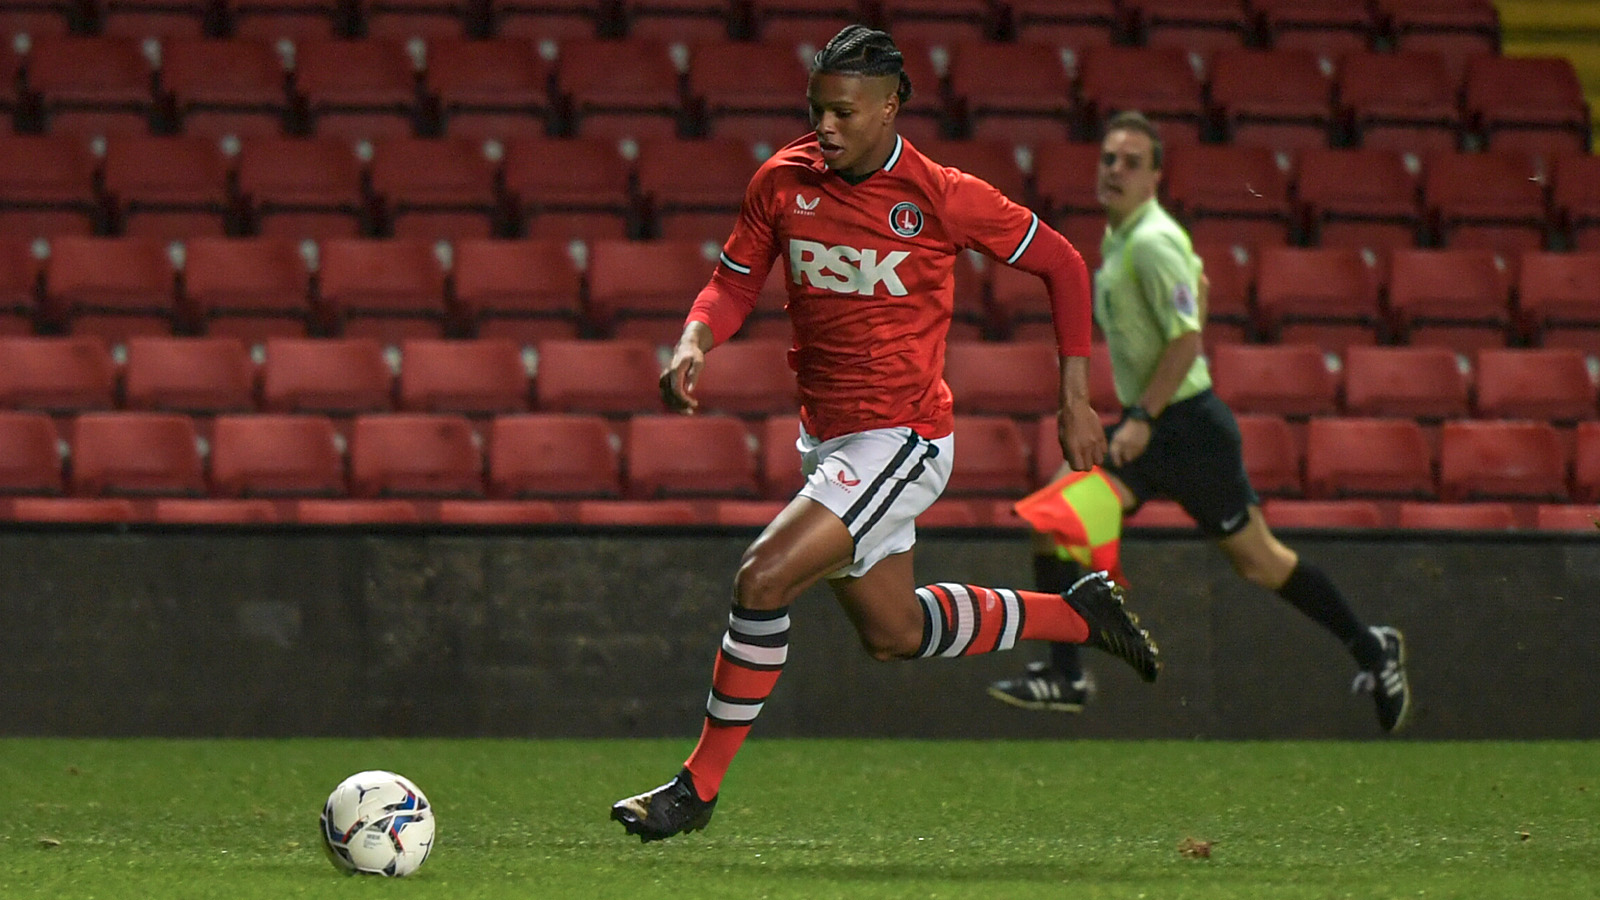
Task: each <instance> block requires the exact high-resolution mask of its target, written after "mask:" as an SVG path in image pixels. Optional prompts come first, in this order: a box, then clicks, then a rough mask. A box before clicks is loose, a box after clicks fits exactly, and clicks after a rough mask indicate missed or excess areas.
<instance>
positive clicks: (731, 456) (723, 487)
mask: <svg viewBox="0 0 1600 900" xmlns="http://www.w3.org/2000/svg"><path fill="white" fill-rule="evenodd" d="M624 453H625V458H626V459H627V478H626V481H627V493H628V496H629V497H632V498H635V499H640V500H647V499H655V498H660V497H683V496H725V497H754V496H756V495H758V494H759V493H760V489H759V486H758V483H757V481H756V454H755V441H754V440H753V439H752V438H751V436H750V432H749V430H748V429H746V428H745V425H744V423H743V422H741V421H740V420H739V419H737V418H734V417H732V416H677V415H645V416H634V417H633V418H632V419H630V420H629V421H628V426H627V432H626V438H625V451H624Z"/></svg>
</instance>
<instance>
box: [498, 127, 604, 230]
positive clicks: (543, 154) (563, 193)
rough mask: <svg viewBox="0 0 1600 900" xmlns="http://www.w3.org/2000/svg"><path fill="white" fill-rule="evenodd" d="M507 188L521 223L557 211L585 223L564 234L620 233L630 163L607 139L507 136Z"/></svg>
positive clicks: (505, 166) (569, 220)
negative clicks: (511, 137) (516, 137)
mask: <svg viewBox="0 0 1600 900" xmlns="http://www.w3.org/2000/svg"><path fill="white" fill-rule="evenodd" d="M504 170H505V171H504V177H505V190H506V192H507V193H508V194H509V195H510V197H511V199H512V202H514V203H515V205H516V209H517V214H518V216H519V217H520V218H521V220H522V221H523V222H526V221H527V220H528V219H529V218H530V217H540V216H548V215H550V214H553V213H560V214H563V215H564V216H565V217H566V221H567V222H568V223H571V222H572V221H573V218H572V217H574V216H582V217H583V218H584V220H585V221H586V223H587V225H588V227H587V228H585V229H582V230H579V231H566V232H565V233H564V234H563V235H562V236H563V237H583V238H588V237H597V236H610V237H620V236H622V231H623V229H624V228H625V225H626V221H627V217H628V215H629V214H630V213H631V212H632V209H633V201H632V198H631V196H630V194H629V180H630V179H631V178H632V177H633V170H632V166H631V164H630V163H629V162H628V160H627V159H625V158H623V156H622V154H621V152H620V150H619V149H618V146H617V142H616V141H614V140H611V139H608V138H519V139H516V140H512V141H507V142H506V146H505V163H504Z"/></svg>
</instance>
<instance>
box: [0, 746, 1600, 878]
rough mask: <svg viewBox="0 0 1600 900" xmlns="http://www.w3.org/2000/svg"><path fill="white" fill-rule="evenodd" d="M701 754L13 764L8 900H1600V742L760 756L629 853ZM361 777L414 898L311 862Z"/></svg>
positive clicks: (505, 750)
mask: <svg viewBox="0 0 1600 900" xmlns="http://www.w3.org/2000/svg"><path fill="white" fill-rule="evenodd" d="M687 749H688V744H687V742H684V741H572V742H565V741H563V742H554V741H530V742H519V741H446V740H408V741H336V740H293V741H156V740H123V741H99V740H96V741H87V740H82V741H80V740H23V739H16V740H0V798H3V801H4V806H3V807H0V808H3V809H4V810H5V817H4V820H3V825H0V897H3V898H6V900H23V898H46V897H47V898H52V900H69V898H107V900H109V898H139V900H154V898H197V900H198V898H206V900H211V898H230V900H233V898H245V900H249V898H286V897H341V898H344V897H377V896H383V897H407V898H449V900H473V898H495V900H501V898H506V897H526V898H565V897H574V898H582V900H603V898H613V897H615V898H623V897H626V898H641V897H675V898H693V900H699V898H723V897H727V898H735V897H737V898H761V897H764V898H805V900H820V898H832V897H838V898H850V900H875V898H888V897H897V898H898V897H916V898H934V897H941V898H960V900H976V898H1031V897H1041V898H1043V897H1048V898H1053V900H1059V898H1071V900H1090V898H1102V897H1117V898H1123V897H1126V898H1139V897H1148V898H1152V900H1155V898H1161V900H1171V898H1257V897H1261V898H1273V900H1285V898H1288V900H1293V898H1342V897H1351V898H1360V900H1371V898H1388V897H1429V898H1439V897H1461V898H1523V897H1538V898H1541V900H1552V898H1585V900H1592V898H1594V897H1597V896H1600V743H1407V742H1388V743H1386V742H1371V743H1350V744H1346V743H1183V742H1136V743H1129V742H1111V741H1104V742H1100V741H1061V742H919V741H763V740H760V739H759V737H758V738H757V739H756V740H754V741H753V742H752V743H751V744H750V745H749V746H748V747H747V748H746V750H745V752H744V754H743V755H742V756H741V757H740V759H739V762H738V764H737V765H736V766H735V768H734V771H733V773H732V774H731V775H730V776H729V779H728V781H727V783H726V784H725V785H724V791H723V801H722V805H721V807H720V808H719V809H718V811H717V815H716V818H715V819H714V820H713V821H712V823H711V826H710V828H709V829H708V830H707V831H705V832H701V833H698V834H693V835H687V836H681V837H679V838H676V839H674V840H670V841H664V842H661V843H655V844H649V845H641V844H640V843H639V842H638V841H637V840H636V839H633V838H627V837H625V836H624V835H623V833H622V830H621V828H620V827H619V826H617V825H616V824H615V823H612V822H610V821H608V820H607V819H606V813H607V809H608V807H609V805H610V804H611V802H612V801H613V800H615V799H616V798H618V797H620V796H622V795H624V794H632V793H635V792H637V791H640V790H644V789H646V788H649V787H653V786H655V785H656V784H658V783H660V782H661V781H664V780H665V779H666V778H667V777H668V776H670V775H671V774H672V773H673V771H675V769H676V767H677V765H678V764H679V763H680V762H681V760H682V758H683V754H684V752H685V751H686V750H687ZM365 768H391V769H395V770H397V771H400V772H402V773H404V774H406V775H408V776H410V777H411V778H412V779H414V780H415V781H416V782H417V783H418V784H420V785H421V786H422V788H423V790H425V791H426V792H427V793H428V795H429V797H430V799H431V800H432V801H433V803H434V807H435V809H436V810H437V812H438V821H439V835H438V844H437V845H436V848H435V851H434V855H433V857H432V858H431V859H429V861H428V863H427V865H426V866H424V867H423V868H422V870H421V871H420V872H419V873H418V874H417V875H415V876H413V877H412V878H409V879H404V880H387V879H379V878H353V877H346V876H342V875H339V874H337V873H336V872H335V871H334V869H333V867H332V866H330V865H329V864H328V862H327V861H326V860H325V859H324V858H323V856H322V853H321V850H320V848H319V847H318V846H317V843H316V841H317V836H316V835H317V833H316V822H317V813H318V811H319V809H320V807H321V804H322V800H323V798H324V797H325V796H326V795H327V792H328V791H329V790H331V789H332V788H333V786H334V785H335V784H337V783H338V782H339V781H340V780H341V779H342V778H344V777H345V776H346V775H348V774H350V773H352V772H355V771H357V770H360V769H365ZM1186 837H1192V838H1196V839H1202V840H1209V841H1212V842H1213V846H1212V855H1211V858H1210V859H1190V858H1185V857H1184V856H1182V855H1180V854H1179V852H1178V844H1179V842H1180V841H1181V840H1182V839H1184V838H1186ZM55 842H59V843H55Z"/></svg>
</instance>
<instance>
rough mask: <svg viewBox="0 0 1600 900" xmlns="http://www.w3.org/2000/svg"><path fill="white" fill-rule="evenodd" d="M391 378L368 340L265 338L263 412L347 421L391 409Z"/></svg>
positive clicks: (379, 350)
mask: <svg viewBox="0 0 1600 900" xmlns="http://www.w3.org/2000/svg"><path fill="white" fill-rule="evenodd" d="M393 405H394V376H393V373H392V372H391V371H390V369H389V364H388V362H386V361H385V360H384V356H383V346H382V345H381V344H379V343H378V342H377V341H376V340H374V339H372V338H269V339H268V340H267V345H266V361H265V362H263V363H262V366H261V406H262V409H264V410H268V411H272V412H286V413H288V412H300V413H325V414H328V415H343V416H349V415H353V414H356V413H363V412H379V411H383V410H388V409H391V408H393Z"/></svg>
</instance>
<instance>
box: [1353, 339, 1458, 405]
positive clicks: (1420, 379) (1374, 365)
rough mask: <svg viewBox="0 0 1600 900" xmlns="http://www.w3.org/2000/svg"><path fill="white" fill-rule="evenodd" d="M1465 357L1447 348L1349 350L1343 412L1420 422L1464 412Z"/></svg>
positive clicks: (1355, 348) (1360, 348) (1367, 348)
mask: <svg viewBox="0 0 1600 900" xmlns="http://www.w3.org/2000/svg"><path fill="white" fill-rule="evenodd" d="M1467 373H1468V369H1467V362H1466V358H1465V357H1460V356H1458V355H1457V354H1456V353H1455V352H1453V351H1452V350H1450V349H1449V348H1446V347H1427V346H1422V347H1351V348H1350V349H1349V351H1348V352H1347V353H1346V354H1345V357H1344V412H1345V414H1346V415H1351V416H1403V417H1406V418H1415V419H1419V420H1424V421H1434V422H1436V421H1438V420H1441V419H1450V418H1460V417H1464V416H1466V415H1467V413H1468V396H1469V391H1470V386H1471V385H1470V381H1469V379H1468V375H1467Z"/></svg>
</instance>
